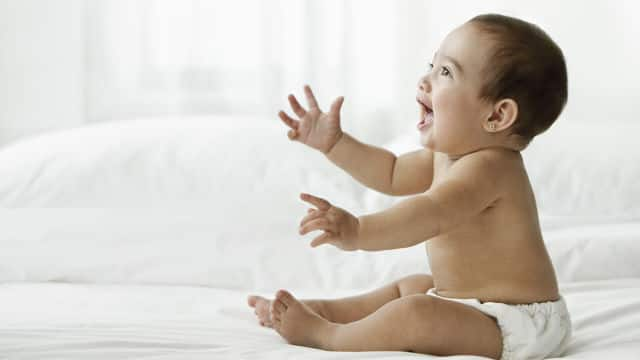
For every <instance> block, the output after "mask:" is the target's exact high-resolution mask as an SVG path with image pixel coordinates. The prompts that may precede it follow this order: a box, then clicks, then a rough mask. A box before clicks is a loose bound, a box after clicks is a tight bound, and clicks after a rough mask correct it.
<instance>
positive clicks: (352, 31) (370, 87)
mask: <svg viewBox="0 0 640 360" xmlns="http://www.w3.org/2000/svg"><path fill="white" fill-rule="evenodd" d="M0 4H1V6H2V8H0V10H1V11H0V19H1V20H2V22H1V24H2V32H1V38H0V45H1V46H2V51H0V59H1V62H0V73H1V75H2V76H1V78H2V79H4V81H0V91H1V93H0V101H1V103H0V126H1V127H2V128H1V129H0V136H1V137H2V139H3V142H4V145H3V147H2V148H1V149H2V151H0V207H2V208H3V212H2V213H0V216H1V219H2V223H3V226H2V228H1V232H0V242H1V243H0V245H1V246H2V252H1V253H0V281H70V282H78V281H79V282H126V283H149V282H151V283H163V284H196V285H210V286H217V287H231V288H242V289H258V288H261V289H272V288H274V287H277V286H292V287H297V288H303V287H307V288H318V287H320V288H326V289H331V288H338V287H344V288H354V287H368V286H371V285H372V284H375V283H380V282H385V281H390V280H391V279H395V278H397V277H399V276H401V275H404V274H407V273H411V272H424V271H428V268H427V264H426V261H425V254H424V249H423V248H422V246H418V247H414V248H411V249H405V250H402V251H396V252H389V253H384V254H380V253H376V254H368V253H363V252H356V253H345V252H341V251H339V250H336V249H335V248H332V247H330V246H325V247H322V248H319V249H311V248H309V247H308V242H309V241H310V239H311V238H312V237H313V236H316V235H317V233H314V234H311V235H307V236H306V237H300V236H299V235H298V234H297V233H296V229H297V224H298V222H299V220H300V219H301V217H302V216H303V215H304V213H305V208H306V207H305V205H303V204H302V203H300V201H298V200H297V196H298V194H299V193H300V192H301V191H305V192H311V193H314V194H317V195H319V196H323V197H326V198H328V199H329V200H331V201H332V202H334V203H335V204H336V205H338V206H342V207H344V208H346V209H348V210H350V211H352V212H353V213H354V214H357V215H358V214H362V213H363V212H368V211H377V210H380V209H383V208H385V207H387V206H389V205H391V204H393V202H395V201H397V200H398V199H394V198H391V197H388V196H383V195H381V194H378V193H376V192H374V191H370V190H368V191H367V190H366V189H364V187H362V186H360V185H359V184H357V183H356V182H355V181H354V180H353V179H351V178H350V177H349V176H348V175H347V174H345V173H344V172H342V171H341V170H339V169H337V168H335V167H334V166H333V165H331V164H330V163H329V162H328V161H327V160H326V159H324V158H323V157H322V156H321V155H320V154H318V153H317V152H314V151H312V150H310V149H308V148H305V147H304V146H301V145H300V144H298V143H291V142H289V141H288V140H287V138H286V135H285V134H286V129H285V127H284V125H283V124H281V123H280V122H279V120H278V119H277V118H276V116H275V114H276V112H277V110H278V109H279V108H281V107H285V105H286V101H285V98H286V95H287V93H289V92H295V93H297V94H299V95H300V88H301V86H302V84H304V83H306V82H308V83H311V84H312V85H314V88H316V91H317V93H318V96H319V98H320V100H321V103H323V104H328V102H329V101H330V100H331V99H332V98H333V97H335V96H338V95H343V94H344V95H345V96H346V99H347V102H345V113H344V127H345V129H347V130H348V131H350V132H352V133H353V134H354V135H355V136H356V137H358V138H360V139H362V140H364V141H367V142H371V143H374V144H377V145H384V146H386V147H388V148H389V149H391V150H392V151H394V152H396V153H401V152H404V151H408V150H411V149H414V148H416V147H417V146H418V144H417V133H416V130H415V123H416V113H417V106H416V104H415V100H414V96H415V95H414V94H415V85H416V81H417V78H418V76H419V75H420V74H421V73H422V71H424V69H425V66H426V64H427V63H428V62H429V60H430V58H431V55H432V53H433V51H434V50H435V49H436V48H437V45H438V44H439V42H440V40H441V39H442V38H443V37H444V36H445V34H446V33H447V32H448V31H450V30H451V29H452V28H453V27H455V26H457V25H458V24H460V23H462V22H463V21H465V20H467V19H468V18H470V17H472V16H473V15H475V14H478V13H483V12H488V11H496V12H502V13H506V14H511V15H516V16H519V17H522V18H525V19H527V20H531V21H533V22H536V23H538V24H540V25H541V26H542V27H543V28H544V29H546V30H547V31H548V32H549V33H550V34H551V36H552V37H554V38H555V39H556V40H557V42H558V43H559V44H560V45H561V46H562V48H563V49H564V50H565V53H566V57H567V62H568V66H569V75H570V87H571V89H570V100H569V105H568V107H567V110H566V111H565V113H563V115H562V116H561V118H560V119H559V121H558V124H556V125H554V126H553V127H552V128H551V130H550V131H549V133H546V134H543V135H542V136H540V138H539V139H536V140H534V142H533V143H532V145H531V146H530V148H528V149H527V150H526V151H525V152H524V154H523V155H524V158H525V161H526V164H527V168H528V171H529V174H530V176H531V180H532V185H533V188H534V191H535V192H536V197H537V201H538V205H539V210H540V215H541V220H542V227H543V231H544V234H545V240H546V241H547V245H548V247H549V249H550V253H551V256H552V258H553V260H554V265H555V266H556V269H557V271H558V277H559V279H560V280H561V281H574V280H589V279H591V280H593V279H610V278H618V277H637V276H640V275H639V274H640V269H639V268H638V266H637V265H635V262H634V261H633V260H632V259H636V258H637V256H638V254H637V246H633V245H632V244H637V240H638V238H637V234H638V230H637V221H638V219H640V206H639V205H638V204H640V186H639V185H638V184H639V183H638V182H637V181H635V180H636V179H637V178H639V177H640V161H638V158H639V156H638V154H639V152H638V150H637V145H636V134H637V133H638V132H639V129H640V125H638V123H637V119H638V110H637V106H636V103H637V101H636V99H637V96H638V81H637V79H638V71H637V70H636V69H635V64H637V63H638V61H637V60H638V53H639V51H638V48H637V47H638V44H637V42H636V41H631V40H630V39H634V38H635V35H636V34H637V31H638V25H637V24H635V23H634V22H633V21H632V20H631V18H630V14H632V13H633V11H634V10H637V6H634V5H632V2H616V3H615V4H616V5H615V6H613V5H611V4H609V3H605V2H589V3H584V4H581V6H580V8H579V9H577V8H576V7H575V5H572V4H570V3H568V2H562V3H553V4H552V2H536V3H535V5H534V3H533V2H532V3H523V2H519V3H517V4H514V3H507V2H506V1H505V2H498V1H494V2H489V3H486V2H485V3H483V5H482V6H480V5H478V4H476V3H475V2H468V3H464V2H455V1H454V2H447V3H444V2H418V1H366V2H365V1H326V2H325V1H323V2H320V1H285V0H281V1H275V0H273V1H250V0H245V1H241V2H234V4H235V5H231V3H229V2H218V1H196V0H193V1H181V2H178V1H160V0H157V1H151V0H144V1H87V2H83V1H56V2H49V1H36V0H29V1H2V2H0ZM238 4H239V5H238ZM50 130H56V131H53V132H51V131H50ZM36 134H39V136H34V135H36ZM605 255H606V256H605ZM604 268H606V270H607V271H603V269H604ZM292 269H295V271H293V270H292ZM344 274H348V275H347V276H344Z"/></svg>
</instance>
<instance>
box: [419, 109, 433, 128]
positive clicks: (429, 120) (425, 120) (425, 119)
mask: <svg viewBox="0 0 640 360" xmlns="http://www.w3.org/2000/svg"><path fill="white" fill-rule="evenodd" d="M432 124H433V112H427V113H424V114H423V116H422V119H421V120H420V122H418V130H423V129H426V128H428V127H430V126H431V125H432Z"/></svg>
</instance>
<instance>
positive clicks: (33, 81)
mask: <svg viewBox="0 0 640 360" xmlns="http://www.w3.org/2000/svg"><path fill="white" fill-rule="evenodd" d="M638 11H640V6H639V5H638V3H637V2H635V1H632V0H624V1H622V0H621V1H604V0H598V1H587V2H579V3H578V2H574V1H552V0H543V1H518V2H513V1H497V0H493V1H482V2H478V1H460V0H458V1H419V0H393V1H392V0H377V1H356V0H347V1H339V0H330V1H320V0H243V1H233V2H229V1H203V0H200V1H198V0H186V1H171V0H163V1H162V0H137V1H127V0H113V1H100V0H96V1H82V0H57V1H48V0H0V144H3V143H6V142H8V141H10V140H13V139H16V138H19V137H22V136H26V135H30V134H34V133H37V132H42V131H47V130H50V129H58V128H67V127H74V126H79V125H81V124H84V123H87V122H96V121H105V120H121V119H128V118H131V117H138V116H144V115H166V114H174V115H175V114H185V113H188V114H200V115H202V114H229V113H234V114H239V113H244V114H260V115H263V116H264V119H265V120H267V119H268V120H273V121H277V119H276V117H275V113H276V112H277V110H278V109H279V108H281V107H286V105H287V104H286V95H287V94H288V93H291V92H294V93H296V94H298V95H301V87H302V84H304V83H305V82H308V83H310V84H311V85H312V86H314V88H315V89H316V92H317V94H318V97H319V98H320V100H321V104H324V105H325V107H326V106H328V104H329V103H330V101H331V100H332V99H334V98H335V97H337V96H340V95H345V96H346V102H345V106H344V113H345V121H344V126H345V128H346V129H349V130H352V131H354V132H357V134H358V135H359V136H360V137H361V138H362V139H364V140H367V141H371V142H375V143H378V144H379V143H382V142H384V141H388V140H389V139H390V137H391V136H392V135H398V134H400V133H402V132H403V131H406V130H408V129H412V128H413V127H414V126H415V118H416V116H415V114H416V110H417V108H416V105H415V101H414V93H415V85H416V82H417V79H418V77H419V76H420V75H421V74H422V72H423V71H424V70H425V68H426V64H427V63H428V62H429V61H430V59H431V56H432V54H433V52H434V51H435V50H436V49H437V46H438V45H439V43H440V41H441V40H442V38H443V37H444V36H445V35H446V34H447V33H448V32H449V31H451V30H452V29H453V28H454V27H455V26H457V25H459V24H461V23H462V22H464V21H466V20H467V19H469V18H470V17H472V16H474V15H477V14H479V13H484V12H500V13H504V14H508V15H514V16H518V17H522V18H523V19H526V20H529V21H532V22H535V23H537V24H539V25H540V26H541V27H542V28H543V29H545V30H547V31H548V33H549V34H550V35H551V36H552V37H553V38H554V39H555V40H556V41H557V42H558V44H559V45H560V46H561V47H562V49H563V50H564V52H565V56H566V59H567V63H568V68H569V84H570V92H569V93H570V97H569V104H568V106H567V109H566V111H565V113H564V115H565V116H564V117H563V121H577V122H583V121H597V122H599V123H601V124H603V126H606V125H605V124H610V123H612V122H619V121H636V120H637V119H638V117H639V112H640V110H638V107H637V105H636V104H637V102H638V94H639V93H640V91H639V90H640V85H639V84H640V75H639V74H640V72H639V71H638V70H637V64H639V63H640V45H639V44H640V42H638V41H637V39H638V37H639V36H640V25H639V24H638V22H637V21H634V20H633V16H634V14H637V13H638Z"/></svg>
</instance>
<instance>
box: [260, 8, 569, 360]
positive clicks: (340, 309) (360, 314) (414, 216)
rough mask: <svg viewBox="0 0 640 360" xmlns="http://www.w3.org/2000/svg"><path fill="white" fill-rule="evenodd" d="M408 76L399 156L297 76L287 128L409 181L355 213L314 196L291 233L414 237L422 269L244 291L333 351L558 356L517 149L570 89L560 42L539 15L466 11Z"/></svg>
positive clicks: (346, 160)
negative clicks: (347, 282) (318, 293)
mask: <svg viewBox="0 0 640 360" xmlns="http://www.w3.org/2000/svg"><path fill="white" fill-rule="evenodd" d="M429 67H430V68H429V70H428V71H427V74H426V75H424V76H423V77H422V78H421V79H420V81H419V82H418V88H417V96H416V100H417V102H418V107H419V109H420V119H419V122H418V124H417V128H418V131H419V133H420V139H421V144H422V145H423V148H421V149H420V150H417V151H414V152H410V153H407V154H404V155H402V156H399V157H396V156H395V155H394V154H392V153H391V152H389V151H386V150H384V149H381V148H378V147H374V146H370V145H366V144H363V143H361V142H359V141H357V140H356V139H354V138H353V137H352V136H350V135H349V134H347V133H345V132H343V131H342V130H341V127H340V109H341V106H342V103H343V101H344V98H343V97H339V98H337V99H336V100H335V101H334V102H333V104H332V105H331V109H330V111H329V112H328V113H325V112H322V111H321V110H320V108H319V107H318V103H317V101H316V99H315V97H314V95H313V93H312V91H311V89H310V88H309V87H308V86H305V88H304V92H305V95H306V99H307V103H308V109H305V108H303V107H302V106H301V105H300V104H299V102H298V101H297V100H296V98H295V97H294V96H293V95H290V96H289V102H290V104H291V107H292V109H293V111H294V112H295V114H296V115H297V116H298V118H299V119H298V120H295V119H293V118H291V117H290V116H289V115H287V114H286V113H284V112H282V111H281V112H280V113H279V117H280V118H281V119H282V121H283V122H284V123H285V124H286V125H287V126H288V127H289V128H290V130H289V133H288V136H289V138H290V139H291V140H295V141H299V142H301V143H303V144H306V145H308V146H310V147H312V148H314V149H317V150H319V151H321V152H323V153H324V154H325V155H326V156H327V158H328V159H329V160H330V161H332V162H333V163H335V164H336V165H337V166H339V167H340V168H342V169H344V170H345V171H347V172H348V173H349V174H351V176H353V177H354V178H355V179H356V180H358V181H359V182H361V183H362V184H364V185H366V186H368V187H370V188H373V189H375V190H377V191H380V192H383V193H386V194H389V195H396V196H398V195H414V194H415V196H413V197H409V198H407V199H404V200H403V201H401V202H399V203H398V204H397V205H395V206H393V207H391V208H389V209H387V210H385V211H382V212H379V213H374V214H368V215H363V216H360V217H356V216H354V215H352V214H350V213H349V212H347V211H345V210H344V209H341V208H339V207H336V206H334V205H332V204H331V203H330V202H328V201H327V200H324V199H321V198H318V197H315V196H313V195H310V194H301V198H302V200H304V201H306V202H308V203H310V204H312V205H313V206H314V207H315V208H314V209H309V211H308V214H307V215H306V216H305V217H304V218H303V219H302V221H301V223H300V234H306V233H308V232H310V231H314V230H321V231H323V232H322V234H321V235H319V236H318V237H316V238H315V239H313V241H312V242H311V246H313V247H316V246H318V245H321V244H331V245H334V246H336V247H338V248H340V249H343V250H357V249H360V250H367V251H377V250H388V249H397V248H404V247H409V246H413V245H416V244H420V243H422V242H425V247H426V251H427V255H428V261H429V265H430V269H431V271H432V274H431V275H427V274H415V275H411V276H408V277H405V278H402V279H399V280H397V281H395V282H393V283H391V284H388V285H386V286H384V287H382V288H379V289H376V290H373V291H371V292H369V293H366V294H363V295H359V296H353V297H347V298H343V299H332V300H299V299H296V298H295V297H294V296H293V295H292V294H291V293H289V292H287V291H285V290H279V291H278V292H276V294H275V298H274V299H272V300H269V299H266V298H263V297H260V296H255V295H252V296H249V298H248V302H249V305H250V306H252V307H254V308H255V313H256V315H257V316H258V319H259V321H260V324H262V325H264V326H269V327H272V328H274V329H275V330H276V331H277V332H278V333H279V334H280V335H281V336H282V337H284V338H285V339H286V340H287V341H288V342H289V343H291V344H296V345H303V346H310V347H316V348H321V349H326V350H336V351H381V350H390V351H393V350H395V351H398V350H399V351H411V352H419V353H424V354H433V355H462V354H468V355H479V356H486V357H490V358H494V359H500V358H502V359H542V358H545V357H549V356H558V355H560V354H561V353H562V352H563V350H564V349H565V348H566V346H567V343H568V341H569V339H570V337H571V320H570V317H569V313H568V311H567V307H566V303H565V300H564V298H563V297H562V296H561V295H560V293H559V291H558V284H557V281H556V276H555V272H554V269H553V266H552V264H551V261H550V258H549V255H548V253H547V250H546V248H545V244H544V242H543V239H542V234H541V231H540V226H539V223H538V214H537V209H536V202H535V199H534V195H533V191H532V189H531V185H530V183H529V179H528V177H527V173H526V170H525V168H524V164H523V161H522V156H521V154H520V151H522V150H523V149H524V148H525V147H526V146H527V145H528V144H529V142H530V141H531V140H532V139H533V138H534V137H535V136H536V135H538V134H540V133H542V132H544V131H545V130H547V129H548V128H549V127H550V126H551V124H552V123H553V122H554V121H555V120H556V118H557V117H558V116H559V114H560V112H561V111H562V109H563V108H564V105H565V103H566V100H567V74H566V65H565V61H564V57H563V55H562V51H561V50H560V48H559V47H558V46H557V45H556V44H555V43H554V42H553V41H552V40H551V39H550V38H549V37H548V36H547V35H546V33H545V32H544V31H542V30H541V29H540V28H539V27H537V26H535V25H533V24H530V23H528V22H525V21H522V20H519V19H515V18H511V17H507V16H502V15H493V14H490V15H481V16H477V17H475V18H473V19H471V20H469V21H468V22H466V23H465V24H463V25H462V26H460V27H458V28H456V29H455V30H454V31H452V32H451V33H449V34H448V35H447V37H446V38H445V39H444V41H443V42H442V44H441V45H440V48H439V49H438V51H437V52H436V53H435V55H434V58H433V63H432V64H429Z"/></svg>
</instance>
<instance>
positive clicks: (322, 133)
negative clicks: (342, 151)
mask: <svg viewBox="0 0 640 360" xmlns="http://www.w3.org/2000/svg"><path fill="white" fill-rule="evenodd" d="M304 94H305V96H306V98H307V104H309V110H306V109H304V108H303V107H302V106H300V103H299V102H298V100H297V99H296V97H295V96H293V94H291V95H289V97H288V98H289V104H290V105H291V109H292V110H293V112H294V113H295V114H296V115H298V118H299V119H300V120H295V119H292V118H291V117H290V116H289V115H287V113H285V112H284V111H282V110H281V111H280V112H278V116H279V117H280V119H282V121H283V122H284V123H285V124H286V125H287V126H288V127H289V128H290V130H289V132H288V134H287V135H288V136H289V139H291V140H295V141H299V142H301V143H303V144H306V145H309V146H310V147H312V148H314V149H316V150H320V151H321V152H322V153H324V154H327V153H328V152H329V151H330V150H331V149H332V148H333V146H334V145H335V144H337V143H338V141H339V140H340V138H341V137H342V129H341V128H340V108H341V107H342V103H343V102H344V97H342V96H340V97H338V98H337V99H336V100H335V101H334V102H333V104H331V109H330V110H329V112H328V113H324V112H322V110H320V107H319V106H318V102H317V101H316V98H315V96H314V95H313V92H312V91H311V88H310V87H309V86H308V85H305V86H304Z"/></svg>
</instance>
